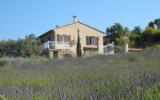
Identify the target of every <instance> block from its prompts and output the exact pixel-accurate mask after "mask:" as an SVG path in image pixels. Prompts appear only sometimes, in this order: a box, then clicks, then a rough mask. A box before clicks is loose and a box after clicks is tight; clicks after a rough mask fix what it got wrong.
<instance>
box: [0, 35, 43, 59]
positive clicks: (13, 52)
mask: <svg viewBox="0 0 160 100" xmlns="http://www.w3.org/2000/svg"><path fill="white" fill-rule="evenodd" d="M39 45H40V42H39V41H38V40H37V39H36V36H35V35H34V34H30V35H28V36H26V37H25V39H18V40H7V41H0V57H3V56H8V57H31V56H40V55H41V49H40V46H39Z"/></svg>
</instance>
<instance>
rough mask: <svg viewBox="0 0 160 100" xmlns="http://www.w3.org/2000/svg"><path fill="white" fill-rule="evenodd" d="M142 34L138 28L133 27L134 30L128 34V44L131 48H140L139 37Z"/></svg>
mask: <svg viewBox="0 0 160 100" xmlns="http://www.w3.org/2000/svg"><path fill="white" fill-rule="evenodd" d="M141 34H142V29H141V28H140V27H139V26H135V27H134V29H133V30H132V31H131V32H130V34H129V40H130V42H129V44H130V46H131V47H140V44H141V43H140V37H141Z"/></svg>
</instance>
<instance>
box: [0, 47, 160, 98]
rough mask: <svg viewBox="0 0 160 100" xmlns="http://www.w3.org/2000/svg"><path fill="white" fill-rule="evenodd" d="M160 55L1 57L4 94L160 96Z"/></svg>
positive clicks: (151, 52)
mask: <svg viewBox="0 0 160 100" xmlns="http://www.w3.org/2000/svg"><path fill="white" fill-rule="evenodd" d="M159 59H160V49H150V50H146V51H143V52H140V53H130V54H115V55H113V56H111V55H108V56H95V57H88V58H77V59H64V60H53V59H46V58H1V59H0V100H1V98H3V99H6V100H93V99H97V100H160V60H159ZM3 99H2V100H3Z"/></svg>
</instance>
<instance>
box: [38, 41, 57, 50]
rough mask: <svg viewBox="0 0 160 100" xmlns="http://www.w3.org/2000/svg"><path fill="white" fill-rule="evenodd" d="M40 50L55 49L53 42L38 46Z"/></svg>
mask: <svg viewBox="0 0 160 100" xmlns="http://www.w3.org/2000/svg"><path fill="white" fill-rule="evenodd" d="M40 47H41V48H42V49H55V41H47V42H45V43H43V44H41V45H40Z"/></svg>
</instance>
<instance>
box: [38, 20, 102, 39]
mask: <svg viewBox="0 0 160 100" xmlns="http://www.w3.org/2000/svg"><path fill="white" fill-rule="evenodd" d="M76 23H80V24H82V25H84V26H87V27H89V28H92V29H93V30H96V31H98V32H100V33H102V34H105V32H103V31H101V30H99V29H97V28H94V27H92V26H90V25H88V24H85V23H82V22H80V21H77V22H75V23H71V24H66V25H63V26H59V27H56V28H54V29H51V30H49V31H54V30H56V29H60V28H63V27H67V26H70V25H73V24H76ZM49 31H48V32H49ZM48 32H46V33H44V34H42V35H40V36H38V38H39V37H42V36H44V35H45V34H47V33H48Z"/></svg>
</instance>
